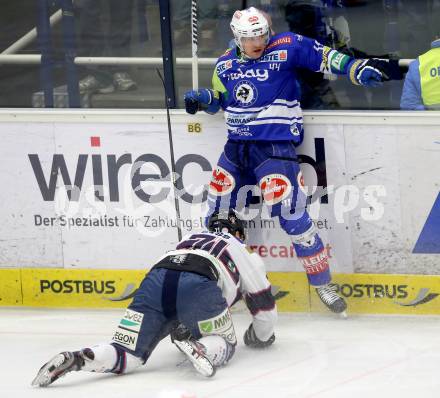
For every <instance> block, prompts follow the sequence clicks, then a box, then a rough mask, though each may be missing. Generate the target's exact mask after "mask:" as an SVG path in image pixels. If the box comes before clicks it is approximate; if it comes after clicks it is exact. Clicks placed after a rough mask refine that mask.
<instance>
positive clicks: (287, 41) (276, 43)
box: [266, 36, 292, 50]
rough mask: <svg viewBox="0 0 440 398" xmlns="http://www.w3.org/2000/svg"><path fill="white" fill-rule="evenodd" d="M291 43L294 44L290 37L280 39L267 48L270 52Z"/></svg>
mask: <svg viewBox="0 0 440 398" xmlns="http://www.w3.org/2000/svg"><path fill="white" fill-rule="evenodd" d="M290 43H292V38H291V37H290V36H284V37H280V38H279V39H276V40H275V41H274V42H273V43H270V44H269V45H268V46H267V47H266V50H270V49H271V48H274V47H276V46H280V45H281V44H290Z"/></svg>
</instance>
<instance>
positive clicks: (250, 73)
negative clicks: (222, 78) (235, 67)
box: [227, 69, 269, 82]
mask: <svg viewBox="0 0 440 398" xmlns="http://www.w3.org/2000/svg"><path fill="white" fill-rule="evenodd" d="M227 77H228V80H238V79H246V78H247V79H249V78H255V79H257V80H258V81H259V82H264V81H265V80H267V79H268V78H269V71H268V70H267V69H255V70H254V69H248V70H247V71H245V72H243V71H241V70H239V71H238V72H233V73H230V74H229V75H228V76H227Z"/></svg>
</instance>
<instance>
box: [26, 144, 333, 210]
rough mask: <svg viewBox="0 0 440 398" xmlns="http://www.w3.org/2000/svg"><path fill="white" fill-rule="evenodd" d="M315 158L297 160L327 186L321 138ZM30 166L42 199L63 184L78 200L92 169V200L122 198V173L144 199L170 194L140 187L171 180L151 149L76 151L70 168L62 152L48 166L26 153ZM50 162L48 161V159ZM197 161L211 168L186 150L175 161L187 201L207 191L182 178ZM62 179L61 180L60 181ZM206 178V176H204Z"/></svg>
mask: <svg viewBox="0 0 440 398" xmlns="http://www.w3.org/2000/svg"><path fill="white" fill-rule="evenodd" d="M314 143H315V158H313V157H312V156H309V155H298V162H299V163H305V164H308V165H310V166H311V167H312V168H313V169H314V170H315V172H316V176H317V185H318V186H319V187H322V189H324V190H325V189H326V188H327V171H326V158H325V144H324V139H323V138H315V139H314ZM101 144H102V142H101V139H100V137H90V145H91V147H94V148H99V149H101V150H102V145H101ZM28 158H29V161H30V164H31V166H32V170H33V173H34V176H35V179H36V181H37V184H38V187H39V190H40V193H41V196H42V198H43V200H44V201H49V202H53V201H55V195H56V191H57V187H58V186H60V185H64V187H65V189H66V194H67V199H68V200H69V201H72V202H78V201H79V200H80V197H81V193H82V192H83V191H84V190H85V187H84V179H85V177H86V173H92V180H93V191H94V198H95V201H98V202H102V201H104V200H109V201H110V202H120V201H121V198H120V197H121V195H120V192H121V187H120V181H121V174H122V173H124V172H125V173H128V172H129V175H130V184H131V187H130V188H131V189H132V191H133V192H134V194H135V195H136V196H137V197H138V198H139V199H140V200H141V201H143V202H146V203H159V202H162V201H163V200H165V199H166V198H167V197H168V195H169V194H170V191H171V188H170V187H165V186H162V187H161V189H160V190H159V191H158V192H155V193H148V192H146V190H145V189H144V188H143V186H144V183H145V182H148V181H151V182H153V183H157V182H165V181H171V170H170V167H169V166H168V164H167V162H166V161H165V160H164V159H163V158H162V157H161V156H159V155H156V154H153V153H146V154H141V155H139V156H137V157H136V156H135V155H133V154H131V153H124V154H122V155H119V156H118V155H116V154H106V155H104V154H98V153H93V154H88V153H81V154H78V157H77V160H76V167H75V168H74V169H73V170H72V169H70V170H69V168H68V166H67V164H68V162H67V161H66V157H65V155H64V154H61V153H56V154H54V155H53V156H52V163H51V165H50V169H47V170H43V164H44V163H45V162H44V161H42V159H41V158H40V155H38V154H36V153H33V154H28ZM49 164H50V162H49ZM191 164H197V165H198V167H200V168H201V170H202V171H203V172H211V171H212V166H211V163H210V162H209V161H208V159H206V158H205V157H203V156H201V155H198V154H193V153H190V154H186V155H184V156H182V157H181V158H179V159H177V161H176V188H177V191H178V195H179V197H180V198H181V199H182V200H183V201H185V202H187V203H191V204H194V203H197V202H205V201H206V199H207V196H208V191H207V190H204V191H203V192H202V193H201V194H199V195H193V194H191V193H190V192H188V191H187V190H186V189H185V184H184V180H183V178H182V176H183V173H184V170H185V168H186V167H187V166H188V165H191ZM103 165H105V166H106V169H107V175H106V176H105V175H104V172H103V169H104V167H103ZM146 166H149V168H148V169H152V170H154V171H151V173H148V174H147V172H145V171H144V170H145V167H146ZM60 180H61V181H60ZM206 180H207V181H208V178H207V179H206ZM319 201H320V203H324V204H327V203H328V196H327V194H324V195H322V196H321V197H320V198H319Z"/></svg>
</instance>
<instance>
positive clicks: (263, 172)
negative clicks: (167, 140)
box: [184, 7, 386, 313]
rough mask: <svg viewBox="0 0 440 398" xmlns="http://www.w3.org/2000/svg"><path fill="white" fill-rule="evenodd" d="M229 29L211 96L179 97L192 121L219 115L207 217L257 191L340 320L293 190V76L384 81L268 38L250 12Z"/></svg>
mask: <svg viewBox="0 0 440 398" xmlns="http://www.w3.org/2000/svg"><path fill="white" fill-rule="evenodd" d="M231 29H232V32H233V34H234V38H235V43H236V48H234V49H228V50H227V51H226V52H225V53H224V54H223V55H222V56H221V57H220V58H219V59H218V60H217V63H216V65H215V69H214V74H213V78H212V83H213V88H212V89H207V88H204V89H199V90H192V91H189V92H187V93H186V94H185V97H184V99H185V108H186V111H187V112H188V113H190V114H195V113H196V112H197V111H199V110H204V111H205V112H207V113H210V114H214V113H216V112H217V111H219V110H220V108H222V109H223V110H224V111H225V120H226V126H227V130H228V141H227V143H226V145H225V147H224V151H223V153H222V154H221V156H220V159H219V161H218V164H217V166H216V168H215V169H214V171H213V175H212V179H211V182H210V187H209V196H208V203H209V214H211V213H213V212H215V211H218V210H220V209H223V208H229V207H232V208H235V207H236V206H237V199H238V198H239V197H242V196H241V195H242V194H243V190H242V188H243V187H247V186H249V185H255V184H257V185H258V186H259V187H260V190H261V193H262V197H263V200H264V202H265V203H266V205H268V206H270V211H271V216H272V217H279V220H280V224H281V227H282V228H283V229H284V230H285V231H286V232H287V234H289V235H290V237H291V239H292V243H293V245H294V247H295V251H296V254H297V256H298V258H299V259H300V260H301V262H302V264H303V266H304V269H305V271H306V273H307V277H308V280H309V283H310V284H311V285H312V286H313V287H315V288H316V291H317V293H318V295H319V297H320V299H321V301H322V302H323V303H324V304H325V305H326V306H327V307H328V308H329V309H330V310H331V311H333V312H336V313H343V312H344V311H345V309H346V303H345V300H344V299H343V298H342V297H340V296H339V295H338V294H337V293H336V292H335V291H334V289H333V286H332V285H331V284H330V282H331V274H330V269H329V262H328V257H327V254H326V251H325V249H324V244H323V242H322V241H321V238H320V237H319V235H318V234H317V232H316V230H315V227H314V224H313V222H312V220H311V219H310V217H309V215H308V213H307V211H306V197H305V194H304V193H303V191H302V190H301V189H300V186H299V180H300V178H301V177H300V168H299V164H298V160H297V156H296V151H295V147H296V146H298V145H299V144H301V142H302V140H303V134H304V129H303V117H302V111H301V105H300V102H299V95H300V93H299V86H298V82H297V79H296V71H295V68H307V69H309V70H312V71H315V72H321V73H328V74H338V75H347V76H348V78H349V79H350V81H351V82H352V83H353V84H355V85H361V86H378V85H380V84H381V82H382V81H383V80H385V78H386V76H384V74H383V73H382V72H381V70H380V63H379V62H378V61H377V60H363V59H353V58H351V57H349V56H347V55H345V54H342V53H339V52H338V51H336V50H334V49H331V48H329V47H326V46H323V45H322V44H320V43H319V42H317V41H316V40H312V39H309V38H307V37H304V36H301V35H298V34H294V33H291V32H288V33H281V34H277V35H274V36H272V37H271V35H270V27H269V24H268V21H267V19H266V18H265V17H264V15H263V14H262V13H261V12H260V11H258V10H257V9H256V8H254V7H250V8H248V9H245V10H242V11H236V12H235V13H234V15H233V17H232V21H231ZM247 189H248V188H245V191H246V190H247ZM209 214H208V216H209Z"/></svg>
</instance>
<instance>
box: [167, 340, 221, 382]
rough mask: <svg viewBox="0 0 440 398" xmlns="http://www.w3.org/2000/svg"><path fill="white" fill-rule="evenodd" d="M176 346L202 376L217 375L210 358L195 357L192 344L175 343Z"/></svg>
mask: <svg viewBox="0 0 440 398" xmlns="http://www.w3.org/2000/svg"><path fill="white" fill-rule="evenodd" d="M174 344H175V345H176V346H177V348H179V350H180V351H182V352H183V353H184V354H185V355H186V356H187V358H188V359H189V360H190V361H191V363H192V365H193V366H194V368H195V369H196V370H197V372H199V373H200V374H201V375H202V376H205V377H212V376H214V375H215V371H216V369H215V368H214V366H213V365H212V363H211V362H210V361H209V359H208V358H206V357H204V356H202V355H200V354H197V353H196V354H195V355H196V356H195V355H194V351H195V350H194V348H193V346H192V345H191V344H189V343H188V342H186V341H174Z"/></svg>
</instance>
